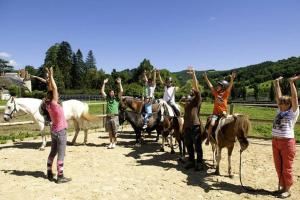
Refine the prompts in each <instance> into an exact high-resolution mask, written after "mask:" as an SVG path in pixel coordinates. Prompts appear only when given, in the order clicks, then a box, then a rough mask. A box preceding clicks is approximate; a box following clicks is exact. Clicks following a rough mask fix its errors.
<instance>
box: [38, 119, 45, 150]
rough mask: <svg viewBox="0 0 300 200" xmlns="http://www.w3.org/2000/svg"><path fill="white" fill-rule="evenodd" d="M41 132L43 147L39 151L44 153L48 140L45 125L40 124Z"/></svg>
mask: <svg viewBox="0 0 300 200" xmlns="http://www.w3.org/2000/svg"><path fill="white" fill-rule="evenodd" d="M39 127H40V131H41V137H42V145H41V146H40V148H39V150H40V151H43V150H45V148H46V144H47V139H46V134H45V125H44V123H39Z"/></svg>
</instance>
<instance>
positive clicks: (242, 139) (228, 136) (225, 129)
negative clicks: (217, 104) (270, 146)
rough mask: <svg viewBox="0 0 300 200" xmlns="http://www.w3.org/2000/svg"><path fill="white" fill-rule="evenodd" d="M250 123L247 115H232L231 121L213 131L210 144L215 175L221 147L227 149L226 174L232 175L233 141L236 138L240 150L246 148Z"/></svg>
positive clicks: (206, 126)
mask: <svg viewBox="0 0 300 200" xmlns="http://www.w3.org/2000/svg"><path fill="white" fill-rule="evenodd" d="M210 121H211V117H208V119H207V122H206V125H205V132H207V129H208V126H209V124H210ZM250 127H251V124H250V120H249V118H248V116H246V115H239V114H236V115H233V121H231V122H229V123H228V124H226V125H224V126H222V127H221V128H220V129H219V131H218V133H215V134H214V136H215V138H212V139H211V140H210V141H211V145H212V149H213V161H215V157H216V161H217V165H216V171H215V174H216V175H220V170H219V166H220V161H221V151H222V148H224V147H226V148H227V150H228V176H229V177H233V176H232V174H231V155H232V150H233V147H234V143H235V141H236V138H237V139H238V141H239V143H240V147H241V149H240V151H244V150H245V149H247V147H248V145H249V142H248V140H247V136H248V132H249V130H250ZM212 137H213V136H212Z"/></svg>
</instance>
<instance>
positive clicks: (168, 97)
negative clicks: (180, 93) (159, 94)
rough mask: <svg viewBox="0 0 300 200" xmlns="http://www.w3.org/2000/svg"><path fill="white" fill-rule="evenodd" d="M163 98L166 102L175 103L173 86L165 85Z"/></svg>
mask: <svg viewBox="0 0 300 200" xmlns="http://www.w3.org/2000/svg"><path fill="white" fill-rule="evenodd" d="M163 99H164V100H165V101H166V102H172V103H175V87H173V86H171V87H167V86H165V92H164V97H163Z"/></svg>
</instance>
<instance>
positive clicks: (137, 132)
mask: <svg viewBox="0 0 300 200" xmlns="http://www.w3.org/2000/svg"><path fill="white" fill-rule="evenodd" d="M134 132H135V146H136V147H140V146H141V131H140V130H134Z"/></svg>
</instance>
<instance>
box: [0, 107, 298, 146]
mask: <svg viewBox="0 0 300 200" xmlns="http://www.w3.org/2000/svg"><path fill="white" fill-rule="evenodd" d="M105 109H106V106H105V102H100V103H99V102H96V101H95V102H89V111H90V113H91V114H94V115H99V114H103V113H105V112H104V111H105ZM212 109H213V104H212V103H208V102H204V103H203V104H202V107H201V113H202V114H211V112H212ZM234 112H235V113H241V114H246V115H248V116H249V117H250V119H261V120H273V119H274V116H275V115H276V109H275V108H266V107H250V106H243V105H235V106H234ZM0 115H1V116H2V115H3V110H0ZM18 115H22V114H18ZM1 118H2V117H1ZM201 119H202V122H203V123H205V122H206V116H203V117H202V118H201ZM25 120H32V118H31V117H30V116H29V115H23V116H20V117H18V118H17V119H14V120H13V121H25ZM0 122H4V121H3V119H1V120H0ZM69 124H70V129H69V130H70V131H72V129H73V125H72V123H69ZM251 125H252V129H251V132H250V136H253V137H263V138H271V131H272V123H269V122H268V123H266V122H263V123H262V122H254V121H252V122H251ZM89 126H90V128H91V129H93V128H99V127H101V126H102V123H101V122H99V123H93V124H89ZM47 132H48V133H49V131H47ZM38 136H39V131H38V126H37V124H30V125H18V126H3V127H1V130H0V143H1V142H2V143H4V142H5V141H6V140H9V139H12V140H15V139H20V140H22V139H24V138H26V137H38ZM295 138H296V140H297V141H298V142H299V141H300V125H298V124H297V125H296V127H295Z"/></svg>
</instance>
